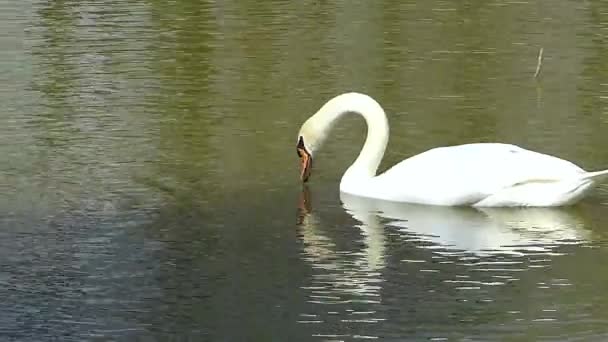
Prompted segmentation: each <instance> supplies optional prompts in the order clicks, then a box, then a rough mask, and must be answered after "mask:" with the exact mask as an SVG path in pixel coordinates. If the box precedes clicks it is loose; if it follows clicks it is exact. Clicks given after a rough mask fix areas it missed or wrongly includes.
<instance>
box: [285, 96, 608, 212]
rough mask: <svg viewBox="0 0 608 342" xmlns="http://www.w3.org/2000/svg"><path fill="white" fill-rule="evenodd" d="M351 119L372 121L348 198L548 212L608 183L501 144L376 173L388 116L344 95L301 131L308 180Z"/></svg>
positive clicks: (441, 151) (346, 188) (347, 177)
mask: <svg viewBox="0 0 608 342" xmlns="http://www.w3.org/2000/svg"><path fill="white" fill-rule="evenodd" d="M346 113H358V114H360V115H362V116H363V117H364V118H365V121H366V123H367V138H366V140H365V144H364V146H363V149H362V150H361V153H360V154H359V156H358V157H357V159H356V160H355V162H354V163H353V164H352V165H351V166H350V167H349V168H348V170H346V172H345V173H344V175H343V176H342V180H341V182H340V191H341V192H343V193H347V194H352V195H357V196H363V197H369V198H377V199H383V200H389V201H396V202H410V203H421V204H431V205H445V206H479V207H508V206H535V207H550V206H564V205H571V204H574V203H576V202H577V201H578V200H580V199H581V198H582V197H583V196H584V195H585V194H586V193H588V192H589V190H591V189H592V188H593V187H594V186H595V185H597V184H598V182H600V181H601V180H603V179H606V178H608V170H604V171H597V172H587V171H585V170H583V169H581V168H580V167H578V166H576V165H575V164H573V163H571V162H569V161H566V160H563V159H559V158H556V157H553V156H549V155H546V154H542V153H538V152H533V151H529V150H526V149H523V148H521V147H518V146H514V145H508V144H499V143H478V144H468V145H459V146H450V147H439V148H434V149H431V150H428V151H426V152H424V153H421V154H418V155H415V156H413V157H410V158H408V159H406V160H404V161H402V162H400V163H399V164H397V165H395V166H393V167H392V168H391V169H389V170H387V171H386V172H385V173H383V174H381V175H376V171H377V169H378V165H379V164H380V161H381V159H382V156H383V155H384V150H385V149H386V144H387V142H388V131H389V128H388V122H387V119H386V115H385V114H384V110H383V109H382V107H381V106H380V105H379V104H378V102H376V101H375V100H374V99H372V98H371V97H369V96H367V95H364V94H359V93H346V94H342V95H338V96H336V97H334V98H333V99H331V100H329V101H328V102H327V103H326V104H325V105H324V106H323V107H321V109H319V111H318V112H317V113H315V114H314V115H313V116H311V117H310V118H309V119H308V120H306V122H305V123H304V124H303V125H302V127H301V128H300V132H299V134H298V145H297V151H298V156H299V157H300V163H301V172H300V178H301V179H302V181H303V182H306V181H307V180H308V178H309V177H310V172H311V168H312V159H313V155H314V153H315V152H316V151H317V150H318V149H319V148H320V146H321V144H322V143H323V140H324V139H325V137H326V136H327V135H328V133H329V131H330V129H331V127H332V125H333V124H334V123H335V122H336V121H337V119H339V118H340V117H341V116H342V115H343V114H346Z"/></svg>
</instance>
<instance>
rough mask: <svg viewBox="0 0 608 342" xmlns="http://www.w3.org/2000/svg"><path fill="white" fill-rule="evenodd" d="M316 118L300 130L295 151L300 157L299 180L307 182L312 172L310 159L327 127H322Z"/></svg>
mask: <svg viewBox="0 0 608 342" xmlns="http://www.w3.org/2000/svg"><path fill="white" fill-rule="evenodd" d="M317 121H319V120H318V118H317V117H315V116H312V117H311V118H310V119H308V120H307V121H306V122H305V123H304V124H303V125H302V128H300V132H299V133H298V143H297V146H296V150H297V151H298V157H300V179H301V180H302V182H306V181H308V179H309V178H310V173H311V170H312V159H313V158H312V157H313V155H314V153H315V151H317V150H318V149H319V147H320V146H321V144H322V143H323V141H324V140H325V137H326V136H327V128H328V127H327V126H326V125H322V124H321V123H320V122H317Z"/></svg>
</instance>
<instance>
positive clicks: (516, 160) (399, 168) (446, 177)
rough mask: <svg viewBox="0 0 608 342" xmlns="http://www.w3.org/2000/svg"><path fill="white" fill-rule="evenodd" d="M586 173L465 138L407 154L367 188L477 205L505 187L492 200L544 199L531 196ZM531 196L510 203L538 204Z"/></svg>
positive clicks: (403, 198)
mask: <svg viewBox="0 0 608 342" xmlns="http://www.w3.org/2000/svg"><path fill="white" fill-rule="evenodd" d="M584 174H585V171H584V170H583V169H581V168H580V167H578V166H576V165H575V164H573V163H571V162H569V161H566V160H563V159H559V158H556V157H553V156H549V155H546V154H542V153H538V152H533V151H529V150H526V149H523V148H521V147H518V146H515V145H509V144H498V143H480V144H467V145H458V146H451V147H439V148H434V149H431V150H428V151H426V152H424V153H421V154H418V155H416V156H413V157H411V158H408V159H406V160H404V161H402V162H401V163H399V164H397V165H395V166H394V167H392V168H391V169H389V170H388V171H386V172H385V173H384V174H382V175H379V176H378V177H376V179H375V181H374V182H372V184H373V187H374V188H375V190H374V189H368V191H370V192H375V193H377V194H378V196H376V197H382V198H384V199H387V200H394V201H400V202H416V203H426V204H436V205H475V204H477V203H479V202H481V201H484V200H487V199H489V198H491V197H492V196H496V195H497V194H504V193H505V191H506V190H509V189H510V191H511V192H510V193H508V196H509V197H510V198H506V199H505V198H494V200H499V201H505V200H506V201H511V200H512V201H519V200H518V199H517V198H520V197H524V198H526V201H531V202H534V201H539V200H540V201H542V200H544V199H542V198H540V199H539V198H537V199H535V198H536V197H538V196H542V197H548V196H553V197H554V199H556V200H560V196H563V195H561V192H564V191H565V192H568V191H575V190H576V189H575V188H576V187H577V185H576V184H566V183H568V182H569V181H571V180H572V181H580V179H581V177H582V176H583V175H584ZM563 182H566V183H563ZM562 183H563V184H562ZM524 185H525V186H527V187H524ZM556 186H557V187H556ZM518 187H519V188H518ZM570 187H572V189H565V188H570ZM513 189H516V190H517V191H516V192H515V193H514V192H513V191H514V190H513ZM522 191H525V193H522ZM534 191H539V193H538V194H535V193H534ZM556 192H557V193H556ZM535 196H536V197H535ZM555 196H557V197H555ZM511 197H513V198H511ZM562 199H563V197H562ZM522 201H523V200H522ZM531 202H530V203H511V204H510V205H537V204H534V203H531ZM486 204H488V205H490V206H493V205H501V206H502V205H509V204H508V203H490V202H487V203H486Z"/></svg>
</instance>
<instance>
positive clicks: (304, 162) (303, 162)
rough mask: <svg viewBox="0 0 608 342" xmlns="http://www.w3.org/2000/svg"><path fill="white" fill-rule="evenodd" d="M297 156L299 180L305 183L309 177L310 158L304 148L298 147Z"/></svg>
mask: <svg viewBox="0 0 608 342" xmlns="http://www.w3.org/2000/svg"><path fill="white" fill-rule="evenodd" d="M298 156H300V179H301V180H302V182H304V183H306V182H307V181H308V178H309V177H310V170H311V169H312V157H311V156H310V153H308V151H306V149H305V148H302V147H298Z"/></svg>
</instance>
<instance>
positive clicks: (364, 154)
mask: <svg viewBox="0 0 608 342" xmlns="http://www.w3.org/2000/svg"><path fill="white" fill-rule="evenodd" d="M346 113H357V114H360V115H361V116H363V118H364V119H365V122H366V123H367V138H366V139H365V144H364V145H363V148H362V149H361V152H360V153H359V156H358V157H357V159H356V160H355V162H354V163H353V164H352V165H351V166H350V167H349V168H348V170H346V172H345V173H344V175H343V176H342V181H341V183H340V188H341V189H342V188H344V187H350V185H349V184H352V185H353V186H354V185H355V184H359V185H361V184H360V183H361V181H365V180H369V179H371V178H373V177H375V176H376V171H377V170H378V166H379V165H380V162H381V161H382V157H383V156H384V151H385V149H386V145H387V143H388V134H389V128H388V121H387V119H386V115H385V114H384V110H383V109H382V107H381V106H380V104H378V102H376V101H375V100H374V99H372V98H371V97H369V96H367V95H364V94H359V93H346V94H342V95H339V96H336V97H335V98H333V99H331V100H330V101H329V102H327V103H326V104H325V105H324V106H323V107H321V109H320V110H319V111H318V112H317V113H316V114H315V115H314V116H313V117H316V118H315V119H318V120H319V121H320V126H321V127H323V130H324V131H326V130H328V129H329V128H330V127H331V126H332V124H333V123H334V122H335V121H336V120H337V119H338V118H340V117H341V116H342V115H344V114H346Z"/></svg>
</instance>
